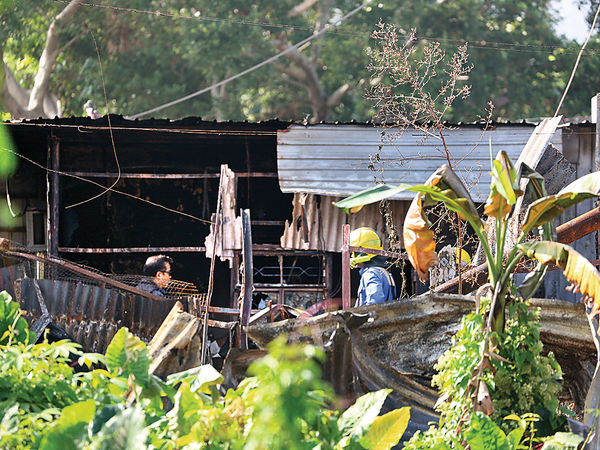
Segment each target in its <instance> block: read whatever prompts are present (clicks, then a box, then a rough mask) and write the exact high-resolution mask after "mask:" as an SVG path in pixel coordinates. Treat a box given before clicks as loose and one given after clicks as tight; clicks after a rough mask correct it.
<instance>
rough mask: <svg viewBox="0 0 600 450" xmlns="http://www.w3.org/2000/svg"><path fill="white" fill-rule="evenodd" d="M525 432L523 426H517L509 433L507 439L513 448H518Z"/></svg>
mask: <svg viewBox="0 0 600 450" xmlns="http://www.w3.org/2000/svg"><path fill="white" fill-rule="evenodd" d="M523 434H525V430H524V429H523V428H516V429H514V430H512V431H511V432H510V433H508V436H507V439H508V441H509V442H510V446H511V448H513V449H516V448H517V446H518V445H519V442H521V439H522V438H523Z"/></svg>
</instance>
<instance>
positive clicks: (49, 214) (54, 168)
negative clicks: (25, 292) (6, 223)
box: [46, 136, 60, 256]
mask: <svg viewBox="0 0 600 450" xmlns="http://www.w3.org/2000/svg"><path fill="white" fill-rule="evenodd" d="M47 167H48V168H49V169H50V170H48V171H47V172H46V232H47V234H48V239H47V248H46V251H47V252H48V254H49V255H52V256H58V208H59V199H60V196H59V178H58V170H60V155H59V141H58V138H56V137H55V136H51V137H50V139H49V140H48V162H47Z"/></svg>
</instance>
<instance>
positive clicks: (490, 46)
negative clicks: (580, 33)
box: [53, 0, 600, 54]
mask: <svg viewBox="0 0 600 450" xmlns="http://www.w3.org/2000/svg"><path fill="white" fill-rule="evenodd" d="M53 1H54V2H57V3H64V4H68V3H70V1H69V0H53ZM76 3H77V4H78V5H79V6H87V7H93V8H103V9H111V10H114V11H118V12H131V13H138V14H147V15H151V16H159V17H169V18H173V19H190V20H198V21H210V22H223V23H232V24H236V25H248V26H257V27H267V28H287V29H290V30H308V31H312V30H313V29H312V28H311V27H310V26H306V25H292V24H283V23H273V22H264V21H248V20H240V19H231V18H222V17H211V16H202V15H200V16H195V15H191V16H190V15H183V14H175V13H166V12H162V11H159V10H154V11H151V10H143V9H137V8H125V7H122V6H113V5H100V4H97V3H91V2H83V1H81V2H76ZM328 32H334V33H335V34H341V35H348V36H362V37H369V36H370V35H371V33H370V32H366V31H364V32H360V31H347V30H341V29H337V28H335V29H332V30H328ZM404 36H405V37H408V34H405V35H404ZM421 39H422V40H425V41H427V40H433V41H437V42H447V43H449V44H452V45H456V44H465V43H468V44H469V47H471V48H480V49H486V50H509V51H522V52H540V51H542V50H534V49H548V50H563V51H564V52H565V53H575V52H578V51H579V50H578V49H575V48H573V49H569V48H565V47H564V46H563V45H544V44H523V43H515V42H498V41H488V40H478V41H472V40H470V41H468V40H464V39H450V38H442V37H435V36H422V37H421ZM494 46H495V47H494ZM504 47H506V48H504ZM510 47H526V48H530V49H531V50H522V49H514V48H513V49H511V48H510ZM547 53H550V54H551V53H552V52H547ZM586 53H587V54H595V53H600V49H589V50H586Z"/></svg>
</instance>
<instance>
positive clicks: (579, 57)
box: [554, 5, 600, 117]
mask: <svg viewBox="0 0 600 450" xmlns="http://www.w3.org/2000/svg"><path fill="white" fill-rule="evenodd" d="M598 13H600V5H598V8H597V9H596V14H595V15H594V21H593V22H592V26H591V27H590V31H589V33H588V35H587V38H586V40H585V42H584V43H583V46H582V47H581V50H580V51H579V55H577V60H576V61H575V65H574V66H573V70H572V71H571V77H570V78H569V82H568V83H567V87H565V91H564V92H563V95H562V97H561V99H560V102H559V103H558V106H557V107H556V111H555V112H554V117H556V116H558V112H559V111H560V107H561V106H562V104H563V101H564V100H565V97H566V96H567V92H569V88H570V87H571V82H572V81H573V78H574V77H575V72H576V71H577V67H578V66H579V61H580V60H581V55H582V53H583V50H584V49H585V46H586V45H587V44H588V42H589V41H590V38H591V37H592V33H593V32H594V30H595V29H596V20H597V19H598Z"/></svg>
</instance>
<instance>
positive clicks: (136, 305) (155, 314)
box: [19, 278, 181, 353]
mask: <svg viewBox="0 0 600 450" xmlns="http://www.w3.org/2000/svg"><path fill="white" fill-rule="evenodd" d="M37 281H38V283H39V286H40V290H41V291H42V295H43V297H44V300H45V302H46V306H47V307H48V312H49V313H50V314H51V315H52V318H53V322H54V323H55V324H56V325H58V326H60V327H62V328H64V329H65V331H66V332H67V333H69V334H70V335H71V336H72V337H73V339H74V340H75V341H76V342H78V343H80V344H81V345H82V346H83V349H84V350H85V351H90V352H99V353H104V352H105V350H106V347H107V346H108V344H109V343H110V341H111V339H112V337H113V336H114V334H115V333H116V332H117V330H118V329H119V328H121V327H127V328H129V330H130V331H131V332H132V333H134V334H135V335H136V336H138V337H140V338H141V339H142V340H144V341H149V340H150V339H151V338H152V336H154V334H155V333H156V331H157V330H158V328H159V327H160V325H161V323H162V322H163V320H164V319H165V317H166V316H167V314H168V313H169V311H170V310H171V309H172V308H173V306H174V305H175V303H176V302H177V300H171V299H165V300H153V299H149V298H145V297H142V296H138V295H133V294H129V293H126V292H121V291H118V290H116V289H105V288H102V287H100V286H92V285H87V284H82V283H73V282H68V281H52V280H37ZM20 283H21V289H20V291H21V296H20V299H19V301H20V304H21V308H22V309H23V310H25V312H26V318H27V319H28V321H32V320H35V319H37V318H38V317H40V315H41V310H40V306H39V302H38V299H37V296H36V293H35V290H34V287H33V283H32V280H31V279H29V278H25V279H23V280H20ZM180 301H181V300H180Z"/></svg>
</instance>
